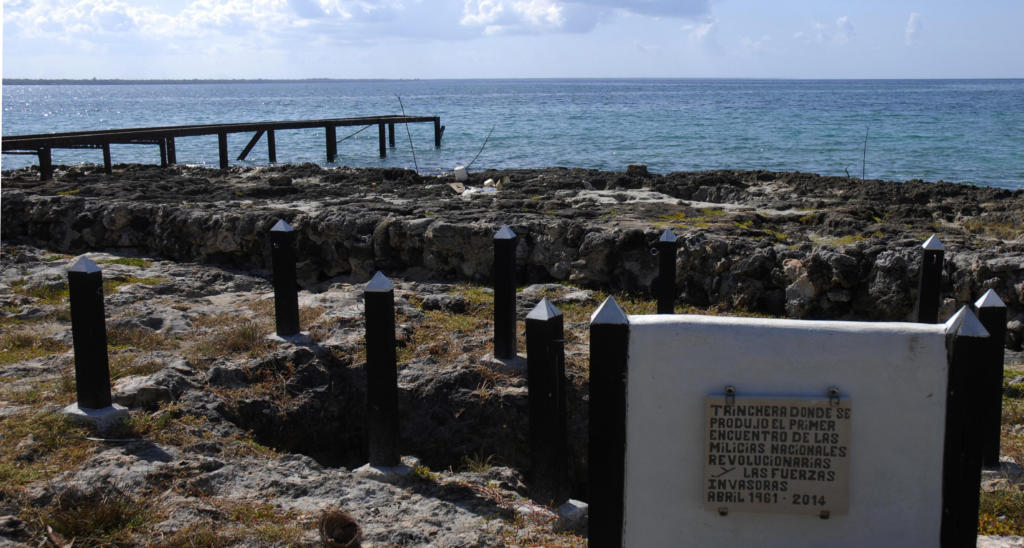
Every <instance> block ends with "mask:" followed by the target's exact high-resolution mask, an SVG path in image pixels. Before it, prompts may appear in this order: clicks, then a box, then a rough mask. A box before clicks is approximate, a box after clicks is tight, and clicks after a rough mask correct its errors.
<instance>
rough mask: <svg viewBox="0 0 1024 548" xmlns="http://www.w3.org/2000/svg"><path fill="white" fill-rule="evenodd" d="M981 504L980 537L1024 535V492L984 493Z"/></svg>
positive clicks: (979, 509)
mask: <svg viewBox="0 0 1024 548" xmlns="http://www.w3.org/2000/svg"><path fill="white" fill-rule="evenodd" d="M980 502H981V504H980V506H979V508H978V534H979V535H1000V536H1006V535H1024V492H1021V491H1019V490H1016V489H1014V490H1000V491H992V492H984V491H983V492H982V493H981V501H980Z"/></svg>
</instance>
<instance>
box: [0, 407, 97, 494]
mask: <svg viewBox="0 0 1024 548" xmlns="http://www.w3.org/2000/svg"><path fill="white" fill-rule="evenodd" d="M0 431H3V436H0V493H2V492H5V491H7V490H13V489H18V488H20V487H23V486H25V485H27V484H29V483H31V482H34V481H39V480H48V479H51V478H53V477H54V476H56V475H57V474H59V473H61V472H64V471H65V470H69V469H73V468H74V467H76V466H78V465H79V464H80V463H82V462H83V461H85V459H86V458H88V457H89V456H90V455H91V454H92V448H93V445H92V442H90V441H88V440H86V439H85V437H86V435H87V433H88V430H87V429H85V428H84V427H81V426H78V425H75V424H74V423H72V422H71V421H70V420H69V419H67V418H66V417H64V416H63V415H60V414H57V413H51V412H35V413H24V414H14V415H6V416H3V417H0ZM8 494H10V492H8Z"/></svg>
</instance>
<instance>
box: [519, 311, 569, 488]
mask: <svg viewBox="0 0 1024 548" xmlns="http://www.w3.org/2000/svg"><path fill="white" fill-rule="evenodd" d="M526 375H527V386H528V387H529V402H530V473H531V483H532V484H533V488H532V491H533V498H534V499H535V500H537V501H539V502H541V503H544V504H550V505H554V506H557V505H558V504H560V503H562V502H564V501H565V500H566V499H568V498H569V488H568V483H569V482H568V477H569V471H568V462H569V457H568V448H567V446H566V411H565V405H566V404H565V338H564V337H563V322H562V312H561V311H559V310H558V309H557V308H555V307H554V306H553V305H552V304H551V303H550V302H549V301H548V300H547V299H541V301H540V302H539V303H537V306H536V307H534V309H533V310H532V311H530V313H529V315H527V316H526Z"/></svg>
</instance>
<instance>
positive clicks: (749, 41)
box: [740, 34, 775, 55]
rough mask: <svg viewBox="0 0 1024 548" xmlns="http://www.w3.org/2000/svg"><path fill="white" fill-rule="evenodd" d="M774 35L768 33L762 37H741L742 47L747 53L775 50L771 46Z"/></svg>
mask: <svg viewBox="0 0 1024 548" xmlns="http://www.w3.org/2000/svg"><path fill="white" fill-rule="evenodd" d="M771 40H772V37H771V36H768V35H767V34H765V35H762V36H761V37H760V38H750V37H748V36H744V37H743V38H742V39H740V47H741V48H742V49H743V52H744V53H745V54H748V55H749V54H755V53H763V52H773V51H775V50H774V48H772V47H771Z"/></svg>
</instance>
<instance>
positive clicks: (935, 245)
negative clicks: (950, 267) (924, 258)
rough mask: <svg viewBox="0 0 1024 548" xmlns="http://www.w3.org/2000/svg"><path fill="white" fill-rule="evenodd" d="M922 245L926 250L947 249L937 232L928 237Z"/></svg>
mask: <svg viewBox="0 0 1024 548" xmlns="http://www.w3.org/2000/svg"><path fill="white" fill-rule="evenodd" d="M921 247H922V248H924V250H925V251H942V250H944V249H946V246H944V245H942V242H940V241H939V237H938V236H936V235H935V234H932V235H931V236H929V237H928V239H927V240H925V241H924V243H923V244H921Z"/></svg>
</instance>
